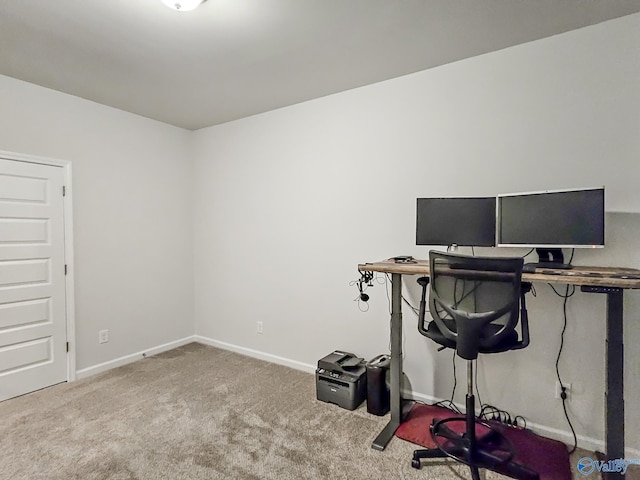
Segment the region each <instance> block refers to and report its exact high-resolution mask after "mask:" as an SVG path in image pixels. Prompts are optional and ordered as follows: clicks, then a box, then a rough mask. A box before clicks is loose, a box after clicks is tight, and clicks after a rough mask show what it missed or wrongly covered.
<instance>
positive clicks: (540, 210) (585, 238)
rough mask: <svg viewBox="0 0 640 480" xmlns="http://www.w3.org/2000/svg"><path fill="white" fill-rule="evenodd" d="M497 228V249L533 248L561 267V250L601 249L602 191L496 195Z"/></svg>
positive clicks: (544, 257)
mask: <svg viewBox="0 0 640 480" xmlns="http://www.w3.org/2000/svg"><path fill="white" fill-rule="evenodd" d="M497 227H498V246H499V247H506V246H518V247H535V248H536V249H537V250H538V254H539V256H540V257H541V258H540V262H541V263H549V264H550V265H549V266H554V267H562V264H563V259H562V251H561V249H562V248H563V247H566V248H596V247H602V246H604V188H589V189H580V190H558V191H545V192H532V193H518V194H508V195H499V196H498V224H497ZM554 255H559V257H557V256H554Z"/></svg>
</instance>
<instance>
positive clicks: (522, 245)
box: [496, 186, 606, 248]
mask: <svg viewBox="0 0 640 480" xmlns="http://www.w3.org/2000/svg"><path fill="white" fill-rule="evenodd" d="M591 190H602V195H603V205H602V225H603V228H604V226H605V213H606V195H605V193H606V192H605V187H604V186H600V187H587V188H564V189H557V190H540V191H533V192H518V193H501V194H499V195H497V196H496V247H510V248H514V247H515V248H604V246H605V241H606V238H605V237H606V230H605V232H604V233H605V235H603V238H602V244H559V243H553V244H543V243H502V242H501V239H502V232H501V227H502V225H501V222H500V205H501V203H500V199H501V198H502V197H523V196H530V195H542V194H549V193H571V192H586V191H591Z"/></svg>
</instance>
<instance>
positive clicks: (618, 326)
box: [358, 259, 640, 479]
mask: <svg viewBox="0 0 640 480" xmlns="http://www.w3.org/2000/svg"><path fill="white" fill-rule="evenodd" d="M358 270H359V271H361V272H381V273H388V274H391V366H390V371H391V378H390V391H391V420H390V421H389V423H388V424H387V425H386V427H385V428H384V429H383V430H382V432H380V434H379V435H378V436H377V438H376V439H375V440H374V442H373V445H372V447H373V448H375V449H377V450H384V448H385V447H386V445H387V443H389V441H390V440H391V438H392V437H393V435H394V434H395V431H396V429H397V428H398V426H399V425H400V423H401V422H402V397H401V391H400V389H401V378H402V275H425V276H426V275H429V261H428V260H416V261H415V263H396V262H395V261H394V260H393V259H389V260H383V261H381V262H374V263H363V264H359V265H358ZM522 280H523V281H526V282H543V283H550V284H564V285H576V286H579V287H580V289H581V290H582V291H583V292H589V293H602V294H604V295H606V301H607V313H606V345H605V349H606V356H605V360H606V368H605V376H606V379H605V456H606V460H614V459H618V458H624V383H623V377H624V347H623V293H624V290H625V289H640V270H636V269H630V268H608V267H582V266H574V267H573V268H572V269H570V270H561V269H557V270H554V269H548V268H544V269H536V271H535V273H523V274H522ZM607 478H616V479H618V478H619V479H622V478H623V476H622V475H621V474H619V473H613V474H608V476H607Z"/></svg>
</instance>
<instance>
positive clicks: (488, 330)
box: [426, 319, 518, 353]
mask: <svg viewBox="0 0 640 480" xmlns="http://www.w3.org/2000/svg"><path fill="white" fill-rule="evenodd" d="M443 321H444V323H445V325H446V326H447V327H448V328H449V329H450V330H451V331H454V332H455V331H456V328H455V322H454V321H453V320H446V319H444V320H443ZM500 328H502V326H501V325H495V324H493V323H490V324H489V325H487V326H486V327H485V329H484V333H485V334H486V336H487V337H492V336H493V335H495V334H496V332H498V330H500ZM426 336H427V337H429V338H430V339H431V340H433V341H434V342H436V343H438V344H440V345H442V346H443V347H445V348H452V349H454V350H455V348H456V342H455V341H454V340H449V339H448V338H447V337H445V336H444V335H443V334H442V332H441V331H440V329H439V328H438V325H436V322H433V321H431V322H429V324H428V325H427V335H426ZM517 344H518V332H516V331H515V330H512V331H511V332H509V334H508V335H507V336H505V337H504V338H503V339H502V340H501V341H500V342H499V343H498V344H497V345H494V346H493V347H480V349H479V352H480V353H500V352H506V351H508V350H512V349H513V347H514V345H517Z"/></svg>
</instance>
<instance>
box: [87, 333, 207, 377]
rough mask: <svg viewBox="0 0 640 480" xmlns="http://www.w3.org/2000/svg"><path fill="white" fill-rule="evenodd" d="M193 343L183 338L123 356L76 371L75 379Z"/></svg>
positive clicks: (188, 338)
mask: <svg viewBox="0 0 640 480" xmlns="http://www.w3.org/2000/svg"><path fill="white" fill-rule="evenodd" d="M195 341H197V340H196V339H195V337H194V336H190V337H185V338H182V339H180V340H176V341H174V342H169V343H165V344H164V345H158V346H157V347H152V348H148V349H146V350H142V351H141V352H137V353H132V354H130V355H125V356H124V357H120V358H116V359H114V360H109V361H108V362H104V363H99V364H98V365H93V366H91V367H87V368H83V369H82V370H77V371H76V379H78V380H79V379H81V378H86V377H90V376H91V375H95V374H97V373H102V372H106V371H107V370H111V369H112V368H116V367H121V366H122V365H126V364H128V363H132V362H135V361H137V360H142V359H143V358H145V357H149V356H151V355H157V354H158V353H162V352H166V351H169V350H173V349H174V348H178V347H181V346H183V345H186V344H188V343H192V342H195Z"/></svg>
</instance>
